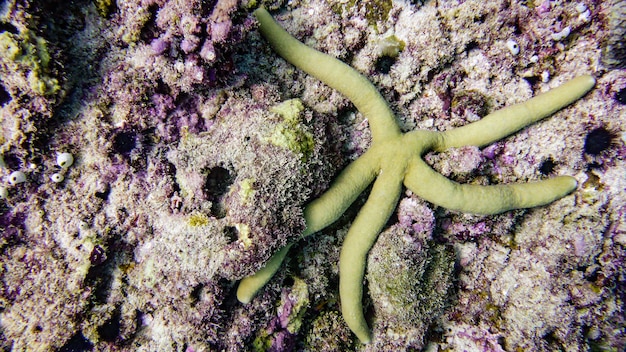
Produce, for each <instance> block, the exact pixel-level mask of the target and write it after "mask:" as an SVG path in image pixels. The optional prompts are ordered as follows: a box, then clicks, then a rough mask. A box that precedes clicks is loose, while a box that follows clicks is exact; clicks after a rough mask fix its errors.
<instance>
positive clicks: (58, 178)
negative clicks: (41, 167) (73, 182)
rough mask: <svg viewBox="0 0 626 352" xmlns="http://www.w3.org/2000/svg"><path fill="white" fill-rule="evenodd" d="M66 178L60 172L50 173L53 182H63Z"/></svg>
mask: <svg viewBox="0 0 626 352" xmlns="http://www.w3.org/2000/svg"><path fill="white" fill-rule="evenodd" d="M64 179H65V178H64V177H63V175H61V174H60V173H55V174H52V175H50V180H52V182H54V183H59V182H63V180H64Z"/></svg>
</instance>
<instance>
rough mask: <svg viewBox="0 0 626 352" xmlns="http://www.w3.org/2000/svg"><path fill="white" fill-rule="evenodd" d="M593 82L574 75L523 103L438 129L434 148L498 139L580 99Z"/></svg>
mask: <svg viewBox="0 0 626 352" xmlns="http://www.w3.org/2000/svg"><path fill="white" fill-rule="evenodd" d="M595 82H596V80H595V79H594V78H593V77H591V76H588V75H585V76H580V77H576V78H574V79H572V80H570V81H567V82H566V83H564V84H562V85H561V86H559V87H557V88H554V89H552V90H549V91H547V92H545V93H543V94H540V95H538V96H536V97H534V98H532V99H530V100H528V101H526V102H524V103H520V104H516V105H512V106H509V107H506V108H503V109H500V110H498V111H495V112H493V113H491V114H489V115H487V116H485V117H483V118H482V119H481V120H479V121H476V122H472V123H470V124H468V125H465V126H463V127H459V128H455V129H452V130H449V131H445V132H442V133H443V138H442V139H443V143H442V144H440V145H439V146H437V147H436V148H435V150H437V151H441V150H445V149H447V148H451V147H462V146H465V145H475V146H478V147H481V146H484V145H487V144H490V143H493V142H495V141H498V140H500V139H502V138H504V137H506V136H509V135H511V134H513V133H515V132H516V131H519V130H520V129H522V128H524V127H526V126H528V125H530V124H532V123H535V122H537V121H539V120H541V119H543V118H545V117H547V116H550V115H552V114H554V113H555V112H556V111H558V110H560V109H562V108H564V107H566V106H567V105H569V104H571V103H573V102H574V101H576V100H578V99H580V98H581V97H582V96H583V95H585V93H587V92H588V91H589V90H590V89H591V88H593V86H594V85H595Z"/></svg>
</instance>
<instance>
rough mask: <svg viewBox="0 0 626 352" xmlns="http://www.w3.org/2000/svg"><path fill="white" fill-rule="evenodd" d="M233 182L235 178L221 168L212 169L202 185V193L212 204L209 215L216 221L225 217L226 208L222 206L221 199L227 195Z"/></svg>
mask: <svg viewBox="0 0 626 352" xmlns="http://www.w3.org/2000/svg"><path fill="white" fill-rule="evenodd" d="M234 181H235V176H234V175H232V174H231V173H230V171H228V170H227V169H225V168H223V167H221V166H216V167H213V168H211V169H210V170H209V172H208V175H207V178H206V182H205V184H204V191H205V192H206V195H207V198H208V199H209V200H210V201H211V203H213V206H212V207H211V215H213V216H215V217H216V218H218V219H221V218H223V217H225V216H226V208H225V207H224V204H222V200H223V199H222V198H223V197H224V195H225V194H226V193H228V190H229V189H230V186H231V185H232V184H233V182H234Z"/></svg>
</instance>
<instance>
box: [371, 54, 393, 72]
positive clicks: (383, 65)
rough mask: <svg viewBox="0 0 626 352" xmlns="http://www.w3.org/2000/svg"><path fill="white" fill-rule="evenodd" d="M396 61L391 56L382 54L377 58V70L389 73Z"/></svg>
mask: <svg viewBox="0 0 626 352" xmlns="http://www.w3.org/2000/svg"><path fill="white" fill-rule="evenodd" d="M395 63H396V59H395V58H393V57H391V56H387V55H385V56H381V57H379V58H378V60H376V71H377V72H380V73H382V74H388V73H389V71H391V66H393V64H395Z"/></svg>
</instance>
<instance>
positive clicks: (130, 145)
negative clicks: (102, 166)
mask: <svg viewBox="0 0 626 352" xmlns="http://www.w3.org/2000/svg"><path fill="white" fill-rule="evenodd" d="M136 145H137V134H136V133H135V132H133V131H121V132H119V133H118V134H116V135H115V137H113V151H114V152H115V153H117V154H122V155H126V156H128V155H129V154H130V152H132V151H133V149H134V148H135V146H136Z"/></svg>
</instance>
